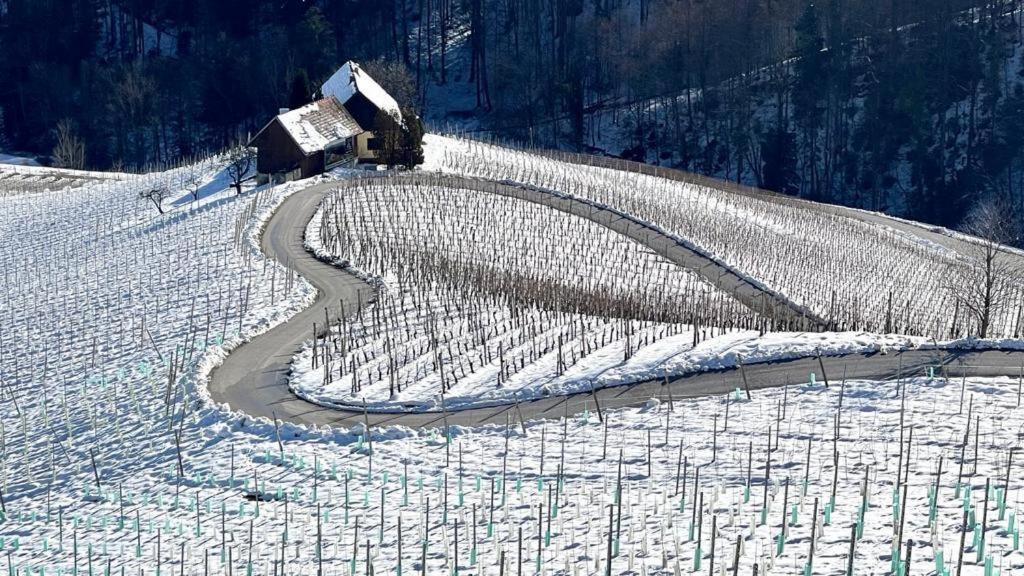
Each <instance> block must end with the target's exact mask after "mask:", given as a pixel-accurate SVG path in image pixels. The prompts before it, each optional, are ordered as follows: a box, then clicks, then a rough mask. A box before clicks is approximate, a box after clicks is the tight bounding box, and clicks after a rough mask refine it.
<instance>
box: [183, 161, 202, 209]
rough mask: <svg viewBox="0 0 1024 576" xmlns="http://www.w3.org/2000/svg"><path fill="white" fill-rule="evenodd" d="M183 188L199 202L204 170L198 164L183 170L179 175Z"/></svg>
mask: <svg viewBox="0 0 1024 576" xmlns="http://www.w3.org/2000/svg"><path fill="white" fill-rule="evenodd" d="M179 178H180V181H181V187H182V188H184V189H185V190H188V193H189V194H190V195H191V196H192V200H193V201H196V202H198V201H199V190H200V189H201V188H202V187H203V173H202V169H201V168H200V167H199V166H198V165H196V164H190V165H188V166H185V167H183V168H182V169H181V173H180V175H179Z"/></svg>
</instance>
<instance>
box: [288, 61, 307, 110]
mask: <svg viewBox="0 0 1024 576" xmlns="http://www.w3.org/2000/svg"><path fill="white" fill-rule="evenodd" d="M312 100H313V90H312V88H311V87H310V85H309V75H308V74H306V69H305V68H299V71H298V72H296V73H295V76H294V77H292V84H291V90H290V91H289V93H288V108H289V109H291V110H295V109H296V108H301V107H303V106H305V105H306V104H309V103H310V102H311V101H312Z"/></svg>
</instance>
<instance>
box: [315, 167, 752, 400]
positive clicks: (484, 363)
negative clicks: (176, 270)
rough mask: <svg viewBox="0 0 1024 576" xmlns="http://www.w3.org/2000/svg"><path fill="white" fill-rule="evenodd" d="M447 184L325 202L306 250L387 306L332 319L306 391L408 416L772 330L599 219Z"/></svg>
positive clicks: (361, 185)
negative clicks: (369, 286)
mask: <svg viewBox="0 0 1024 576" xmlns="http://www.w3.org/2000/svg"><path fill="white" fill-rule="evenodd" d="M441 184H444V182H443V181H440V182H434V181H433V180H432V179H424V178H418V179H410V178H388V179H370V180H364V181H356V182H355V185H350V186H345V187H343V188H341V189H340V190H338V191H337V192H336V193H334V194H331V195H329V196H328V197H327V198H326V200H325V202H324V206H323V209H322V211H321V212H319V213H318V214H317V216H316V217H315V218H314V220H313V221H312V223H311V225H310V228H309V230H307V235H306V237H307V241H310V239H315V240H314V241H313V243H314V244H315V250H317V252H318V253H320V254H321V255H322V256H323V257H325V258H328V259H330V260H335V261H340V262H345V263H351V264H352V265H354V266H357V267H358V268H359V270H360V271H361V272H362V273H363V274H366V275H368V276H369V277H371V278H377V279H380V280H381V283H382V285H381V287H380V289H379V290H378V301H377V303H376V305H375V306H373V307H372V308H369V309H366V310H364V309H359V310H354V311H352V312H356V314H355V316H354V318H352V319H348V318H346V317H344V315H343V317H342V318H340V319H337V321H335V319H331V318H327V319H325V320H324V324H330V325H332V326H334V327H335V329H334V330H333V331H332V332H331V333H329V334H323V335H322V337H321V338H318V339H317V340H316V342H315V344H313V345H312V346H311V347H310V348H309V349H308V350H307V351H306V353H305V354H304V355H303V356H302V357H301V358H299V359H298V360H297V362H296V364H297V365H298V366H309V367H310V368H311V370H312V371H311V372H310V373H304V374H302V376H301V377H299V378H298V379H297V380H298V382H297V383H296V384H295V387H296V389H297V390H298V391H299V392H300V394H301V395H303V396H305V397H315V398H316V399H317V400H318V401H320V402H327V403H330V404H347V405H355V404H359V403H360V402H362V401H364V400H365V401H367V402H372V403H374V405H375V407H377V408H381V407H388V406H395V407H402V406H404V407H406V408H409V407H412V406H416V407H423V406H424V404H423V403H424V402H426V405H427V406H431V405H433V404H434V403H435V402H436V400H437V399H439V398H441V397H447V399H448V400H449V401H451V402H453V403H455V404H464V403H465V401H466V400H467V399H468V398H469V397H472V398H473V401H475V402H481V401H491V402H494V401H497V400H505V401H511V400H513V399H514V397H515V395H517V394H520V393H524V394H525V396H526V397H530V396H534V395H536V394H538V393H541V392H542V393H544V394H551V393H563V394H564V393H567V392H579V391H586V390H587V386H588V385H589V384H590V381H591V380H592V379H593V378H594V377H596V376H597V375H598V374H600V373H601V372H604V371H606V370H608V369H610V368H612V367H616V366H619V365H620V364H623V363H629V362H630V361H631V360H634V359H635V362H636V363H640V364H643V365H646V366H652V365H654V366H656V365H657V364H658V363H659V362H660V361H663V360H664V359H665V356H666V355H669V354H675V353H678V352H682V351H685V350H687V349H688V348H689V347H690V346H692V345H695V344H697V343H698V342H699V341H701V340H703V339H707V338H713V337H714V336H715V335H716V334H720V333H721V332H722V331H723V330H730V329H739V328H750V327H753V326H756V325H757V324H758V318H757V316H756V314H754V313H753V312H751V311H750V310H749V309H747V308H746V307H744V306H742V305H740V304H739V303H738V302H736V301H735V300H733V299H732V298H730V297H729V296H728V295H727V294H725V293H723V292H721V291H719V290H717V289H715V288H714V287H713V286H711V285H710V284H708V283H707V282H705V281H704V280H703V279H702V278H700V277H699V276H697V275H696V274H695V273H693V272H691V271H688V270H687V269H685V268H682V267H679V266H677V265H675V264H673V263H672V262H669V261H667V260H665V259H664V258H661V257H659V256H657V255H656V254H654V253H652V251H651V250H650V249H649V248H647V247H645V246H642V245H641V244H639V243H637V242H634V241H633V240H630V239H628V238H625V237H623V236H621V235H619V234H617V233H615V232H612V231H611V230H609V229H607V228H604V227H602V226H600V225H598V224H596V223H594V222H592V221H590V220H587V219H584V218H582V217H577V216H573V215H569V214H567V213H564V212H559V211H556V210H552V209H550V208H547V207H545V206H542V205H539V204H536V203H531V202H528V201H526V200H521V199H517V198H513V197H508V196H499V195H496V194H491V193H488V192H482V191H480V190H468V189H457V188H448V187H441V186H440V185H441ZM665 339H670V344H669V345H667V346H666V345H662V346H656V344H658V343H661V342H662V341H663V340H665ZM648 369H650V368H648Z"/></svg>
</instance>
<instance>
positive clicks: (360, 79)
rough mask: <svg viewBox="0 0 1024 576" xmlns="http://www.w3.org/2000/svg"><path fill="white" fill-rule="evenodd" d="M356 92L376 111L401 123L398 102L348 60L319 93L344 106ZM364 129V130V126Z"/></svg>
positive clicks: (357, 65)
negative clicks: (383, 112) (388, 115)
mask: <svg viewBox="0 0 1024 576" xmlns="http://www.w3.org/2000/svg"><path fill="white" fill-rule="evenodd" d="M357 92H359V93H361V94H362V95H363V96H366V98H367V99H368V100H369V101H370V102H372V103H373V104H374V105H375V106H376V107H377V108H378V109H380V110H383V111H385V112H387V113H388V114H390V115H391V116H393V117H394V118H395V119H396V120H398V121H399V122H401V121H402V111H401V110H400V109H399V106H398V102H396V101H395V99H394V98H392V97H391V95H390V94H388V93H387V91H385V90H384V89H383V88H381V86H380V84H377V82H376V81H375V80H374V79H373V78H371V77H370V75H369V74H367V73H366V72H365V71H364V70H363V69H362V68H361V67H360V66H359V64H356V63H355V62H352V61H351V60H349V61H348V62H345V64H343V65H342V67H341V68H339V69H338V71H337V72H335V73H334V74H332V75H331V77H330V78H328V79H327V81H326V82H324V84H323V86H321V87H320V93H321V94H323V95H324V97H328V96H334V97H335V98H337V99H338V102H341V103H342V104H345V103H347V102H348V101H349V99H350V98H352V96H354V95H355V94H356V93H357ZM364 128H366V127H365V126H364Z"/></svg>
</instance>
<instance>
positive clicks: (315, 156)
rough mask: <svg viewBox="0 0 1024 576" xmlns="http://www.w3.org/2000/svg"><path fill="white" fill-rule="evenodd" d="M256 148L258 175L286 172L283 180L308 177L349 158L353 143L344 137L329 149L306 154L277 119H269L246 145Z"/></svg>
mask: <svg viewBox="0 0 1024 576" xmlns="http://www.w3.org/2000/svg"><path fill="white" fill-rule="evenodd" d="M249 145H250V146H252V147H255V148H256V149H257V150H258V153H257V155H256V171H257V172H259V173H260V174H285V175H287V176H288V177H286V178H285V179H287V180H292V179H296V178H310V177H312V176H316V175H317V174H322V173H323V172H324V171H325V170H326V169H327V168H330V167H331V166H332V165H334V164H338V163H340V162H342V161H346V160H349V159H351V158H352V155H351V153H352V145H351V141H350V140H345V141H344V142H342V143H339V144H337V145H335V146H333V147H331V148H330V149H328V150H317V151H316V152H313V153H312V154H309V155H306V154H304V153H303V152H302V149H301V148H299V145H298V144H296V143H295V140H293V139H292V137H291V135H290V134H289V133H288V131H287V130H285V128H284V126H282V125H281V121H280V120H279V119H277V118H275V119H273V120H271V121H270V123H269V124H268V125H267V127H266V128H265V129H263V130H262V131H261V132H260V133H259V134H257V135H256V137H255V138H253V139H252V142H250V144H249Z"/></svg>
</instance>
